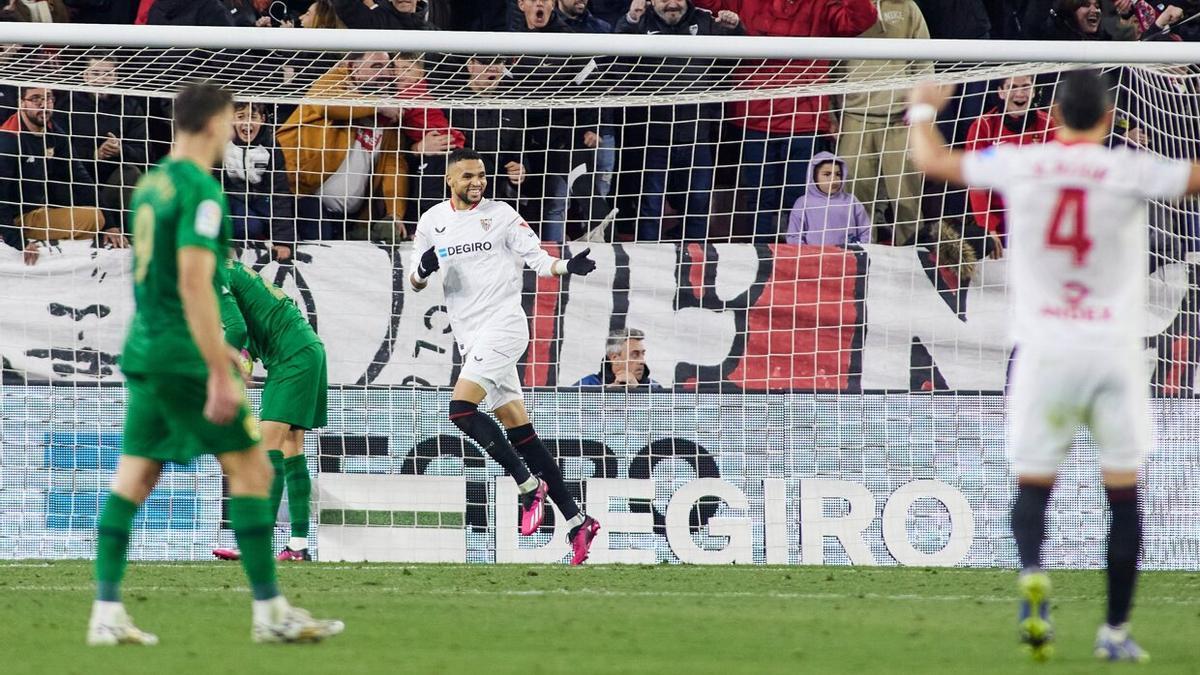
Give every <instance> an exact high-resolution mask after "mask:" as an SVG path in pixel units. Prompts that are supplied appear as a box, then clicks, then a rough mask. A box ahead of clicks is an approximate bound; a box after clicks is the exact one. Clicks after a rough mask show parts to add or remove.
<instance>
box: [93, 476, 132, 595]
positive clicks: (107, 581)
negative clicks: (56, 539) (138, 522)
mask: <svg viewBox="0 0 1200 675" xmlns="http://www.w3.org/2000/svg"><path fill="white" fill-rule="evenodd" d="M137 512H138V505H137V504H134V503H133V502H131V501H129V500H128V499H126V498H124V497H122V496H121V495H118V494H115V493H109V495H108V499H106V500H105V501H104V509H103V510H101V511H100V519H99V520H98V521H97V523H96V599H97V600H101V601H104V602H119V601H120V600H121V579H122V578H124V576H125V563H126V562H127V560H126V556H127V555H128V553H129V533H130V531H131V530H133V517H134V516H136V515H137Z"/></svg>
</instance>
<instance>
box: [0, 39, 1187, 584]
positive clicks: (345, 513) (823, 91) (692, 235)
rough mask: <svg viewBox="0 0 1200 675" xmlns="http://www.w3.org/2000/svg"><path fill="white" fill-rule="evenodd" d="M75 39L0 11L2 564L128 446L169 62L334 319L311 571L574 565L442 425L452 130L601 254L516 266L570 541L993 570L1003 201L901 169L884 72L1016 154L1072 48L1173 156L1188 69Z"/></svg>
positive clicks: (1166, 273)
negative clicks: (443, 243)
mask: <svg viewBox="0 0 1200 675" xmlns="http://www.w3.org/2000/svg"><path fill="white" fill-rule="evenodd" d="M74 29H75V27H63V26H58V27H52V28H47V27H38V28H29V29H23V30H25V31H26V32H23V33H20V34H18V33H16V32H14V31H16V30H17V29H15V28H14V29H9V28H4V29H3V31H4V36H5V41H6V42H9V43H11V44H8V45H6V46H5V47H4V48H3V49H0V107H2V108H3V111H0V116H3V117H4V118H5V120H7V121H5V120H0V122H3V129H2V130H0V228H3V237H4V244H2V245H0V357H2V358H3V386H2V389H0V559H5V558H57V557H88V556H90V555H92V552H93V548H94V545H95V537H94V532H95V521H96V516H97V512H98V510H99V505H100V504H101V503H102V502H103V498H104V495H105V493H106V490H107V486H108V484H109V481H110V479H111V476H112V472H113V470H114V467H115V465H116V460H117V457H118V455H119V452H120V446H121V438H122V424H123V412H124V401H125V392H124V389H123V387H122V386H121V383H122V377H121V372H120V368H119V363H118V354H119V352H120V349H121V345H122V340H123V337H124V334H125V331H126V328H127V325H128V323H129V320H130V318H131V316H132V313H133V303H132V294H131V292H130V291H131V283H132V281H131V274H130V260H131V254H130V251H129V250H128V249H127V248H123V245H124V244H125V243H126V239H127V238H128V237H133V238H134V240H135V241H134V243H135V244H136V235H135V233H133V232H132V231H131V230H132V228H131V227H130V223H129V222H128V220H129V219H128V218H127V217H126V213H125V210H126V206H127V203H128V198H129V194H130V191H131V189H132V186H133V185H134V184H136V181H137V179H138V177H139V176H140V175H141V174H142V173H144V172H145V171H146V170H147V168H148V166H150V165H152V164H153V163H154V162H155V161H157V160H158V159H159V158H161V157H162V156H163V154H164V153H165V152H166V151H167V150H168V148H169V143H170V140H171V123H170V119H171V96H172V95H173V93H175V92H177V91H178V90H179V89H180V88H181V87H182V86H184V85H186V84H187V83H188V82H191V81H194V80H196V79H208V80H212V81H215V82H218V83H220V84H222V85H223V86H225V87H227V88H229V89H230V90H231V91H232V92H233V93H234V95H235V98H236V99H237V101H238V103H239V105H238V108H237V120H236V122H235V124H234V130H233V131H234V133H233V136H232V140H231V141H230V144H229V146H228V148H227V152H226V153H225V156H224V157H223V158H222V160H221V161H220V162H218V165H217V167H216V170H215V171H216V174H217V175H218V176H219V177H220V178H221V180H222V182H223V185H224V187H225V190H226V193H227V196H228V198H229V201H230V206H231V211H232V213H233V215H234V228H235V235H236V238H237V240H238V242H237V243H238V250H237V253H236V255H237V256H238V257H239V258H240V259H241V260H243V261H244V262H246V263H247V264H248V265H250V266H251V267H253V268H254V269H255V270H257V271H258V272H259V274H261V275H262V276H263V277H264V278H265V279H267V280H269V281H271V282H273V283H275V284H278V285H279V286H280V287H282V288H283V289H284V291H285V292H286V293H288V294H289V295H291V296H292V297H293V298H294V299H295V301H296V303H297V305H298V306H299V307H300V308H301V309H302V310H303V311H304V312H305V313H306V315H307V317H308V319H309V321H310V323H311V324H312V325H313V326H314V327H315V328H316V330H317V332H318V333H319V334H320V336H321V338H322V340H323V341H324V343H325V345H326V350H327V353H328V359H329V362H328V371H329V383H330V387H329V392H328V404H329V405H328V407H329V424H328V425H327V426H326V427H325V428H323V429H319V430H316V431H314V432H311V433H309V434H307V435H306V440H305V451H306V456H307V458H308V463H309V467H310V470H311V471H312V473H313V475H314V477H315V484H316V490H315V491H314V507H313V529H312V535H311V537H310V539H311V542H312V546H313V547H314V550H315V552H316V555H317V557H318V558H319V559H322V560H369V561H424V562H473V563H483V562H559V561H563V560H564V559H565V556H566V555H567V553H568V550H567V545H566V543H565V540H564V535H565V528H564V526H563V521H562V518H561V517H557V518H555V517H551V518H549V519H548V520H547V524H546V525H545V526H544V527H543V531H542V532H540V533H538V534H537V535H535V536H533V537H528V538H522V537H519V536H518V533H517V523H516V508H515V505H516V499H517V496H516V495H517V492H516V486H515V485H514V483H513V481H512V480H511V479H510V478H508V477H507V476H505V475H504V474H503V473H502V471H501V469H500V467H499V466H498V465H497V464H495V463H494V462H493V461H492V460H491V459H490V458H488V457H487V456H486V454H485V453H484V452H482V451H481V450H480V449H479V448H478V447H476V446H475V445H473V444H472V443H471V442H470V441H467V440H464V438H463V437H462V435H461V434H460V433H459V432H458V430H457V429H456V428H455V427H454V426H453V425H452V424H451V423H450V422H449V421H448V417H447V406H448V399H449V391H450V390H449V387H450V385H451V384H452V383H453V382H454V380H455V378H456V377H457V375H458V372H459V369H460V366H461V359H462V357H461V354H460V353H459V350H458V348H457V346H456V345H455V342H454V339H453V335H452V333H451V330H450V326H449V323H448V319H447V314H446V310H445V307H444V305H443V300H442V290H441V285H440V281H438V280H436V279H435V280H434V282H433V283H432V284H431V286H430V287H429V289H427V290H426V291H424V292H422V293H420V294H416V293H413V292H412V291H411V289H410V288H408V287H407V286H406V284H405V278H406V276H407V273H408V271H409V270H408V269H407V268H408V265H409V259H410V254H411V244H410V243H409V242H408V241H407V238H408V237H409V236H410V235H411V233H412V232H413V231H414V227H415V224H416V221H417V219H418V217H419V215H420V214H421V213H422V212H423V211H424V210H425V209H427V208H429V207H430V206H432V205H434V204H436V203H438V202H439V201H441V200H443V199H445V197H446V195H445V191H444V190H445V185H444V180H443V175H444V172H445V159H446V156H447V153H448V152H449V150H451V149H452V148H454V147H460V146H462V145H468V146H471V147H474V148H476V149H478V150H480V151H481V152H482V154H483V156H484V157H485V163H486V164H487V168H488V170H489V172H490V176H489V181H490V184H489V186H488V189H487V190H488V191H487V194H488V196H489V197H490V198H493V199H498V200H502V201H505V202H507V203H509V204H511V205H512V206H514V207H515V208H517V209H518V211H519V212H520V213H521V214H522V216H523V217H524V218H525V219H526V221H527V222H528V223H529V225H530V226H531V227H532V228H533V229H534V230H535V231H537V232H538V233H539V235H540V236H541V238H542V240H543V242H544V243H543V245H544V247H545V249H546V250H547V251H549V252H550V253H552V254H554V255H560V256H566V255H571V254H576V253H579V252H580V251H581V250H583V249H584V248H590V249H591V251H592V257H593V258H594V259H595V260H596V261H597V264H598V267H597V270H596V272H595V273H593V274H592V275H590V276H588V277H586V278H581V277H575V278H569V279H568V278H562V279H540V278H537V277H536V276H535V275H534V274H533V273H532V272H530V271H526V272H525V275H524V277H523V304H524V307H525V310H526V312H527V314H528V316H529V332H530V344H529V349H528V351H527V352H526V353H525V354H524V356H523V357H522V359H521V362H520V366H519V372H520V375H521V379H522V383H523V387H524V389H525V401H526V404H527V406H528V407H529V409H530V414H531V417H532V420H533V423H534V425H535V426H536V428H537V429H538V431H539V434H540V435H541V436H542V437H543V438H544V439H545V441H546V443H547V445H548V447H549V448H550V449H551V451H552V452H553V453H554V454H556V456H557V457H558V459H559V461H560V463H561V465H562V467H563V471H564V474H565V475H566V477H567V479H568V482H569V484H570V487H571V489H572V491H573V492H574V493H575V496H576V497H577V498H578V499H579V500H580V502H581V503H582V504H584V505H585V509H586V510H587V511H588V512H589V513H590V514H591V515H593V516H595V517H597V518H598V519H599V520H600V521H601V522H602V523H603V526H604V529H603V530H602V531H601V534H600V537H599V539H598V541H597V543H596V545H595V547H594V549H593V553H592V561H594V562H638V563H654V562H663V561H667V562H686V563H729V562H736V563H779V564H787V563H792V564H795V563H805V564H821V563H827V564H846V563H849V564H868V565H873V564H879V565H893V564H903V565H968V566H1012V565H1015V564H1016V551H1015V546H1014V544H1013V543H1012V540H1011V538H1010V536H1009V535H1008V533H1007V520H1008V516H1007V513H1008V508H1009V503H1010V500H1011V496H1012V494H1013V479H1012V476H1011V474H1010V473H1009V471H1008V468H1007V464H1006V462H1005V459H1004V444H1005V432H1004V414H1005V402H1004V395H1003V391H1004V388H1005V383H1006V377H1007V370H1008V364H1009V361H1010V357H1011V351H1012V344H1011V341H1010V338H1009V337H1008V333H1007V326H1008V321H1009V320H1008V306H1009V300H1008V297H1007V295H1006V288H1007V270H1008V266H1007V261H1006V259H1005V256H1004V254H1003V246H1004V244H1005V239H1004V232H1005V227H1004V205H1003V203H1002V202H1001V201H1000V200H999V199H998V197H997V196H996V195H992V194H989V193H987V192H968V191H965V190H961V189H958V188H954V187H947V186H945V185H942V184H938V183H936V182H933V181H930V180H926V179H925V178H924V177H923V176H921V175H920V174H918V173H917V172H916V171H915V170H914V169H913V167H912V164H911V161H910V160H909V158H908V155H907V152H906V142H907V129H906V126H905V124H904V122H903V119H902V117H903V116H902V109H903V102H904V98H905V92H906V89H907V88H908V87H910V86H911V85H913V84H914V83H915V82H917V81H921V80H927V79H936V80H938V81H941V82H943V83H945V84H946V85H948V86H951V87H953V91H954V96H953V99H952V104H951V105H950V106H949V107H948V108H947V110H946V111H945V112H944V113H943V114H942V117H941V119H940V124H939V126H940V128H941V129H942V131H943V133H944V134H945V135H946V136H947V137H948V138H949V139H950V140H951V141H952V142H953V143H954V144H955V145H956V146H958V147H970V148H977V149H978V148H983V147H986V146H988V145H990V144H994V143H997V142H1022V143H1037V142H1045V141H1046V140H1047V139H1048V138H1052V137H1053V134H1054V123H1053V121H1052V120H1051V119H1050V118H1049V116H1048V111H1049V108H1050V105H1051V103H1052V102H1053V100H1054V95H1055V85H1056V82H1057V79H1058V73H1061V72H1062V71H1064V70H1066V69H1071V68H1079V67H1085V66H1096V67H1101V68H1103V69H1104V70H1105V71H1106V72H1107V73H1108V75H1109V76H1110V79H1111V82H1112V86H1113V88H1114V93H1115V98H1116V101H1117V104H1118V114H1117V116H1116V118H1115V121H1114V128H1113V132H1112V140H1111V142H1112V143H1123V144H1132V145H1136V146H1139V147H1142V148H1143V149H1144V150H1145V151H1147V152H1153V153H1158V154H1162V155H1166V156H1170V157H1177V158H1193V157H1195V156H1196V150H1197V147H1198V145H1200V128H1198V125H1200V122H1198V120H1200V76H1198V74H1200V71H1198V70H1197V68H1196V66H1195V65H1193V64H1192V63H1190V59H1191V58H1192V57H1189V56H1188V55H1187V54H1186V53H1185V52H1184V51H1181V50H1179V49H1175V48H1174V47H1172V46H1169V45H1119V46H1113V47H1112V48H1111V49H1112V50H1114V51H1113V52H1112V53H1111V54H1110V53H1109V52H1108V50H1109V49H1110V48H1109V47H1107V46H1106V47H1105V50H1106V51H1105V53H1103V54H1099V55H1097V54H1096V53H1094V52H1090V51H1088V49H1089V48H1088V47H1085V46H1084V45H1070V44H1059V45H1046V44H1041V43H1022V44H1010V43H1002V42H986V43H984V42H980V43H969V44H966V45H964V44H961V43H940V42H913V41H891V40H881V41H871V40H834V41H829V40H826V41H821V40H817V41H807V40H794V39H771V38H758V39H753V40H749V39H736V38H723V39H718V38H700V37H696V38H693V39H691V40H688V39H687V38H686V37H684V38H669V37H666V36H642V37H629V36H571V37H570V38H569V39H568V40H566V41H565V42H564V41H563V39H562V38H556V37H553V36H538V35H534V36H526V35H521V36H514V35H494V34H481V35H468V34H452V33H447V34H435V33H428V34H426V33H422V34H420V35H415V34H399V33H386V34H381V33H377V32H373V31H367V32H361V33H359V32H341V31H301V30H293V31H284V30H275V31H271V30H266V29H263V30H257V29H255V30H253V31H244V30H234V31H223V32H221V33H220V34H218V33H214V32H213V31H209V30H204V29H196V30H192V29H188V30H186V31H178V32H172V31H169V30H168V32H167V33H150V32H147V31H142V30H138V29H116V28H114V29H113V30H114V31H115V33H114V34H111V35H110V34H107V33H106V34H105V35H100V36H96V35H92V36H90V37H87V38H85V37H84V35H85V34H84V33H82V32H79V31H75V30H74ZM106 30H108V29H106ZM156 30H160V29H156ZM30 31H38V32H30ZM55 31H58V32H55ZM76 33H78V34H76ZM97 41H100V42H103V43H105V45H106V46H88V47H81V46H78V45H80V44H96V42H97ZM68 45H69V46H68ZM347 45H354V46H355V47H356V48H358V49H360V50H361V51H358V52H353V53H348V52H345V51H338V50H344V49H345V48H346V46H347ZM1134 48H1138V49H1141V50H1143V51H1140V52H1136V53H1135V52H1134V51H1133V50H1134ZM988 59H1008V61H1005V62H999V61H991V60H988ZM1104 59H1108V60H1110V61H1112V63H1109V64H1105V63H1097V61H1098V60H1104ZM1116 64H1120V65H1116ZM1146 217H1147V225H1148V228H1147V238H1146V261H1147V265H1146V279H1145V283H1146V285H1147V289H1148V293H1149V298H1150V311H1149V312H1148V314H1147V316H1146V317H1145V325H1144V333H1143V334H1144V336H1145V357H1146V370H1145V373H1146V381H1147V385H1148V386H1149V387H1150V389H1151V391H1152V392H1153V394H1154V399H1153V401H1152V407H1153V414H1154V420H1155V430H1156V437H1157V440H1156V444H1155V447H1154V450H1153V452H1152V453H1151V456H1150V458H1149V461H1148V463H1147V464H1146V467H1145V470H1144V480H1145V484H1146V488H1147V489H1146V491H1145V493H1144V494H1145V500H1146V501H1145V504H1144V509H1145V514H1146V533H1147V539H1146V545H1145V550H1144V554H1143V555H1144V566H1145V567H1148V568H1160V569H1166V568H1186V569H1200V485H1198V484H1197V475H1200V472H1197V470H1196V468H1197V454H1196V447H1197V444H1198V443H1200V407H1198V406H1197V403H1196V394H1197V388H1196V379H1195V375H1196V368H1197V359H1198V354H1197V344H1198V343H1197V339H1198V331H1200V326H1198V325H1197V317H1198V313H1197V300H1198V295H1197V293H1198V286H1197V262H1198V258H1197V256H1196V253H1195V251H1196V249H1197V248H1200V240H1198V237H1200V231H1198V229H1200V212H1198V210H1197V204H1196V203H1195V202H1194V201H1191V200H1188V201H1184V202H1178V203H1154V204H1152V205H1150V207H1149V209H1148V211H1147V215H1146ZM480 226H481V227H482V228H484V229H486V228H487V227H488V223H485V222H481V223H480ZM266 377H267V373H266V372H265V371H263V369H262V368H261V366H258V367H257V369H256V371H255V382H256V384H255V386H253V387H252V388H251V390H250V392H249V395H250V399H251V402H252V404H254V405H255V406H257V405H258V402H259V399H260V394H261V389H260V386H261V384H262V382H263V381H264V379H265V378H266ZM1094 459H1095V447H1094V443H1093V441H1092V439H1091V438H1090V437H1089V436H1088V435H1087V434H1086V433H1082V432H1081V433H1080V435H1079V436H1078V438H1077V442H1076V445H1075V449H1074V452H1073V454H1072V458H1071V459H1070V460H1069V461H1068V462H1067V464H1066V465H1065V466H1064V468H1063V471H1062V483H1061V485H1060V487H1059V488H1058V489H1057V490H1056V492H1055V497H1054V500H1055V508H1054V509H1053V513H1054V515H1053V516H1052V522H1051V527H1050V529H1049V531H1050V532H1051V540H1050V542H1049V544H1048V546H1047V558H1048V561H1049V564H1051V565H1054V566H1071V567H1091V566H1100V565H1102V564H1103V560H1104V545H1103V541H1104V532H1105V530H1106V521H1105V515H1104V514H1105V509H1104V502H1103V496H1102V491H1101V489H1100V487H1099V475H1098V472H1097V470H1096V468H1095V466H1096V465H1095V461H1094ZM222 495H223V487H222V481H221V478H220V472H219V468H218V466H217V464H216V462H215V461H213V460H212V459H211V457H205V458H202V459H200V460H198V461H197V462H195V463H194V464H192V465H190V466H186V467H175V466H173V467H170V468H169V469H168V470H167V471H165V472H164V474H163V478H162V481H161V483H160V484H159V486H158V488H157V489H156V490H155V492H154V493H153V495H152V496H151V497H150V499H149V501H148V502H147V504H146V506H145V507H144V509H143V511H142V513H141V515H140V516H139V520H138V521H137V522H138V529H137V531H136V534H135V536H134V539H133V544H132V549H131V555H132V557H135V558H142V559H197V560H198V559H205V558H208V557H209V551H210V550H211V549H212V548H214V547H217V546H221V545H229V544H231V543H232V532H231V531H229V530H227V529H226V528H225V526H224V518H223V513H224V510H223V509H224V507H223V499H222ZM286 514H287V510H286V509H283V510H281V514H280V522H279V524H278V528H277V530H276V533H277V544H279V545H280V546H282V544H283V543H284V541H286V537H287V535H288V528H287V522H286V521H287V515H286ZM555 515H557V514H555Z"/></svg>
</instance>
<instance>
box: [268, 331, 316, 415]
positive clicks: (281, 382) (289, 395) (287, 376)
mask: <svg viewBox="0 0 1200 675" xmlns="http://www.w3.org/2000/svg"><path fill="white" fill-rule="evenodd" d="M328 394H329V382H328V378H327V374H326V372H325V347H324V346H323V345H322V344H321V343H319V342H317V343H313V344H311V345H308V346H307V347H304V348H303V349H301V350H300V351H298V352H296V353H294V354H292V355H290V356H288V357H287V358H285V359H283V360H282V361H280V362H279V363H273V364H271V367H270V368H268V369H267V382H266V384H264V385H263V391H262V409H261V410H260V411H259V417H260V418H261V419H262V420H263V421H264V422H283V423H285V424H290V425H291V426H292V428H295V429H319V428H320V427H323V426H325V423H326V414H327V413H326V407H325V406H326V398H327V397H328Z"/></svg>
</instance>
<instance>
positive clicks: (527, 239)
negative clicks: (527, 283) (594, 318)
mask: <svg viewBox="0 0 1200 675" xmlns="http://www.w3.org/2000/svg"><path fill="white" fill-rule="evenodd" d="M513 217H514V218H515V219H516V220H515V221H514V223H513V225H512V226H511V227H510V228H509V231H508V235H507V236H506V237H505V243H506V244H507V245H508V249H509V250H510V251H512V252H513V253H516V254H517V255H519V256H521V259H522V260H524V261H525V264H526V265H528V266H529V269H531V270H533V271H535V272H537V274H538V276H539V277H550V276H554V277H565V276H566V275H568V274H577V275H579V276H587V275H588V274H591V273H592V270H594V269H596V261H594V260H592V259H591V258H589V257H588V254H589V253H591V252H592V249H590V248H585V249H584V250H583V251H580V252H579V253H577V254H576V255H573V256H571V257H570V258H555V257H554V256H552V255H550V254H549V253H546V251H545V249H543V248H542V244H541V241H540V240H539V239H538V236H537V234H536V233H535V232H534V231H533V230H531V229H530V228H529V225H527V224H525V221H524V220H522V219H521V217H520V216H519V215H517V213H516V212H515V211H514V212H513Z"/></svg>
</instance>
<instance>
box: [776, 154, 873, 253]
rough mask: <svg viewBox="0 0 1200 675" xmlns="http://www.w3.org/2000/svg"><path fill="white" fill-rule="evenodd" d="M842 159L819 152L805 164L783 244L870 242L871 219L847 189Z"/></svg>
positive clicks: (844, 165) (822, 244)
mask: <svg viewBox="0 0 1200 675" xmlns="http://www.w3.org/2000/svg"><path fill="white" fill-rule="evenodd" d="M847 178H848V177H847V176H846V162H845V161H844V160H842V158H840V157H838V156H836V155H834V154H833V153H831V152H819V153H817V154H816V155H814V156H813V158H812V161H811V162H809V164H808V186H807V188H806V189H805V190H804V194H803V195H801V196H800V198H799V199H797V200H796V203H795V204H794V205H793V206H792V215H791V217H789V218H788V231H787V243H789V244H814V245H817V246H845V245H847V244H856V243H863V244H865V243H869V242H870V241H871V219H870V217H868V216H867V210H866V209H865V208H863V205H862V202H860V201H858V199H857V198H856V197H855V196H854V195H852V194H850V193H849V192H847V191H846V190H845V189H844V187H845V184H846V179H847Z"/></svg>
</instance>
